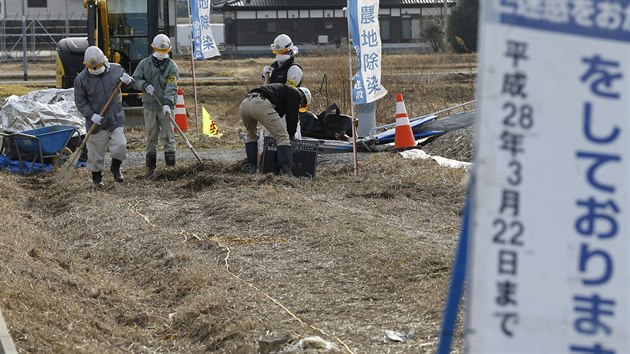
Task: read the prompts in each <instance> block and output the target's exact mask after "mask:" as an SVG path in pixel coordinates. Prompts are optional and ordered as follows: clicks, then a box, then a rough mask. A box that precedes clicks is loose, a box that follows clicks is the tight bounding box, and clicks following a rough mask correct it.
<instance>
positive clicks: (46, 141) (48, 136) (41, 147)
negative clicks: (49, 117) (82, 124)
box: [0, 125, 77, 173]
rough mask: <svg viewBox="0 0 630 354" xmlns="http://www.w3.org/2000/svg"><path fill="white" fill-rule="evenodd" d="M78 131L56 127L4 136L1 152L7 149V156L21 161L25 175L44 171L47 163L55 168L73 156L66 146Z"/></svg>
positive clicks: (67, 127)
mask: <svg viewBox="0 0 630 354" xmlns="http://www.w3.org/2000/svg"><path fill="white" fill-rule="evenodd" d="M76 131H77V129H76V128H74V127H69V126H65V125H55V126H50V127H44V128H38V129H32V130H26V131H23V132H20V133H11V134H2V135H3V137H4V139H3V146H2V149H1V150H0V151H3V150H5V148H6V149H7V150H8V152H9V153H8V154H7V155H12V156H15V157H16V158H17V159H18V160H19V161H20V165H21V168H22V172H24V173H28V172H34V171H41V170H44V169H45V168H46V166H45V164H44V162H45V161H47V162H51V165H52V166H53V168H54V167H57V166H59V164H60V163H62V162H63V159H64V158H66V159H67V158H68V157H69V156H70V155H71V154H72V150H70V148H68V147H66V145H68V142H69V141H70V138H72V135H73V134H74V133H75V132H76ZM36 162H38V163H39V164H36ZM36 165H37V166H36ZM35 166H36V167H35Z"/></svg>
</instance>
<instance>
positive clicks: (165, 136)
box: [133, 34, 179, 177]
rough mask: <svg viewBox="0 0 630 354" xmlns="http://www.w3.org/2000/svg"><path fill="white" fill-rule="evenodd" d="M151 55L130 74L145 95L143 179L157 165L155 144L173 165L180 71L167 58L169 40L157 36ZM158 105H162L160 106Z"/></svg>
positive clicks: (164, 36)
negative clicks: (174, 120)
mask: <svg viewBox="0 0 630 354" xmlns="http://www.w3.org/2000/svg"><path fill="white" fill-rule="evenodd" d="M151 47H153V54H151V55H150V56H148V57H146V58H144V59H142V60H141V61H140V63H139V64H138V66H137V67H136V70H135V71H134V73H133V78H134V79H135V80H136V83H135V84H134V88H135V89H136V90H140V91H143V92H144V95H142V105H143V108H144V128H145V132H146V137H147V145H146V149H145V152H146V167H147V171H146V174H145V176H147V177H149V176H151V175H152V174H153V173H154V171H155V169H156V164H157V147H158V142H161V143H162V144H163V145H164V161H165V162H166V165H167V166H175V134H174V133H173V128H174V127H173V124H172V120H171V118H170V115H171V114H172V111H173V108H174V107H175V103H177V80H178V79H179V68H178V67H177V64H175V62H174V61H173V60H172V59H171V58H170V57H169V55H168V53H169V51H170V50H171V40H170V39H169V38H168V36H166V35H164V34H158V35H157V36H155V38H154V39H153V42H152V43H151ZM160 103H161V104H160Z"/></svg>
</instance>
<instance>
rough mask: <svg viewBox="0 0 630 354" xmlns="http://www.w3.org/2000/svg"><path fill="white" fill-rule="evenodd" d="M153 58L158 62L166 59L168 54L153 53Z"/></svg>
mask: <svg viewBox="0 0 630 354" xmlns="http://www.w3.org/2000/svg"><path fill="white" fill-rule="evenodd" d="M153 56H154V57H156V58H157V59H158V60H164V59H166V58H168V53H160V52H153Z"/></svg>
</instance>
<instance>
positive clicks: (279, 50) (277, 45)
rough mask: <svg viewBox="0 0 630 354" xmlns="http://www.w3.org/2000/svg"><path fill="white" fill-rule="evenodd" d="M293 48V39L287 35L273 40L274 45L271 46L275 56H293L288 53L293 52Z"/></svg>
mask: <svg viewBox="0 0 630 354" xmlns="http://www.w3.org/2000/svg"><path fill="white" fill-rule="evenodd" d="M291 47H293V41H292V40H291V37H289V36H287V35H286V34H281V35H279V36H278V37H276V39H274V40H273V43H272V44H271V51H272V52H273V54H291V53H288V52H290V51H291V49H292V48H291Z"/></svg>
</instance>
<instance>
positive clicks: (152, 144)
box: [144, 108, 175, 153]
mask: <svg viewBox="0 0 630 354" xmlns="http://www.w3.org/2000/svg"><path fill="white" fill-rule="evenodd" d="M174 128H175V127H174V126H173V122H172V120H171V118H170V117H168V116H167V115H166V114H164V113H162V111H152V110H149V109H146V108H145V109H144V129H145V132H146V136H147V146H146V150H145V151H146V153H157V146H158V142H161V143H162V145H164V152H171V151H173V152H174V151H175V133H174V132H173V129H174Z"/></svg>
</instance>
